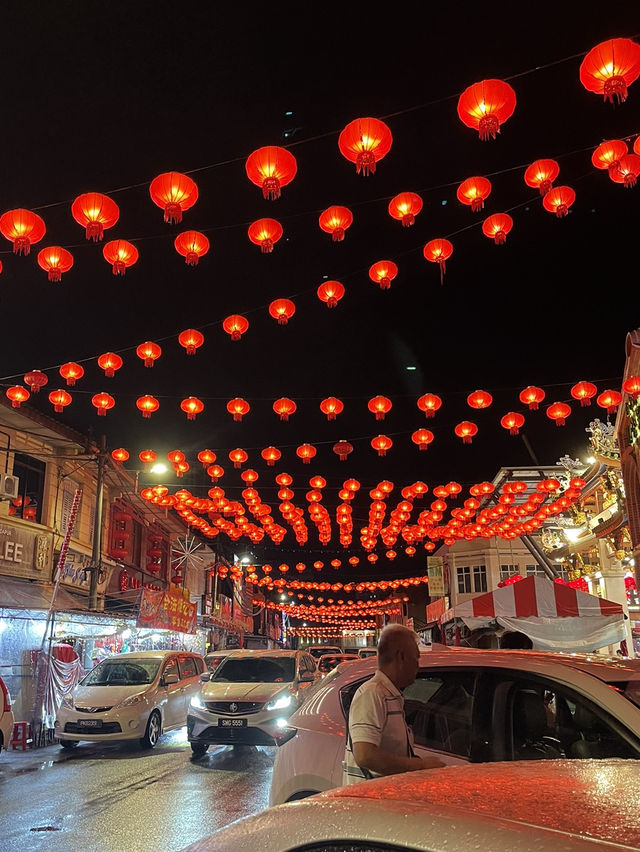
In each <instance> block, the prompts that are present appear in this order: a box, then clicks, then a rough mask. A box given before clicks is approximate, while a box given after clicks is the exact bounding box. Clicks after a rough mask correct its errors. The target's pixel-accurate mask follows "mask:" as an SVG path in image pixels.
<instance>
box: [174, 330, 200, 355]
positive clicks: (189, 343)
mask: <svg viewBox="0 0 640 852" xmlns="http://www.w3.org/2000/svg"><path fill="white" fill-rule="evenodd" d="M178 343H179V344H180V346H183V347H184V348H185V349H186V350H187V355H195V354H196V349H199V348H200V347H201V346H202V344H203V343H204V335H203V334H202V333H201V332H199V331H196V329H195V328H187V329H186V330H185V331H182V332H180V334H179V335H178Z"/></svg>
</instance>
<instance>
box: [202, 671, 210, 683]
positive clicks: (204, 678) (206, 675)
mask: <svg viewBox="0 0 640 852" xmlns="http://www.w3.org/2000/svg"><path fill="white" fill-rule="evenodd" d="M210 679H211V672H202V674H201V675H200V680H201V681H202V682H203V683H207V681H209V680H210Z"/></svg>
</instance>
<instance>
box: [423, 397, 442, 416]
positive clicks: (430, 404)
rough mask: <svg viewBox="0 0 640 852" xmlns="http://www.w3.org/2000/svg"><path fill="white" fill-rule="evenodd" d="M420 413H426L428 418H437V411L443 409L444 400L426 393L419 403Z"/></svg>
mask: <svg viewBox="0 0 640 852" xmlns="http://www.w3.org/2000/svg"><path fill="white" fill-rule="evenodd" d="M417 405H418V408H419V409H420V411H424V413H425V416H426V417H435V414H436V411H437V410H438V409H439V408H440V407H441V405H442V400H441V399H440V397H439V396H438V395H437V394H435V393H425V394H424V395H423V396H421V397H420V399H419V400H418V402H417Z"/></svg>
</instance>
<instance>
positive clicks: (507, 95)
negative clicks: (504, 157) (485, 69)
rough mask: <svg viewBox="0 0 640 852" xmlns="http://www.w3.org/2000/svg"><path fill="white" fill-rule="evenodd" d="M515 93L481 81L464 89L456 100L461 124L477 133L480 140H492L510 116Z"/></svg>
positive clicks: (504, 86)
mask: <svg viewBox="0 0 640 852" xmlns="http://www.w3.org/2000/svg"><path fill="white" fill-rule="evenodd" d="M515 108H516V93H515V92H514V91H513V89H512V88H511V86H510V85H509V84H508V83H505V82H504V81H503V80H482V81H481V82H479V83H473V84H472V85H471V86H469V87H468V88H466V89H465V90H464V92H463V93H462V94H461V95H460V98H459V99H458V116H459V117H460V120H461V121H462V123H463V124H465V125H466V126H467V127H472V128H474V129H475V130H477V131H478V133H479V136H480V139H488V138H489V137H490V136H491V137H493V139H495V138H496V134H498V133H500V126H501V125H502V124H504V122H505V121H506V120H507V119H508V118H510V116H511V115H513V111H514V110H515Z"/></svg>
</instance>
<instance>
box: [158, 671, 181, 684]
mask: <svg viewBox="0 0 640 852" xmlns="http://www.w3.org/2000/svg"><path fill="white" fill-rule="evenodd" d="M178 680H179V678H178V675H177V674H174V673H173V672H169V674H166V675H164V677H163V678H162V682H163V684H164V685H165V686H171V684H173V683H178Z"/></svg>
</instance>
